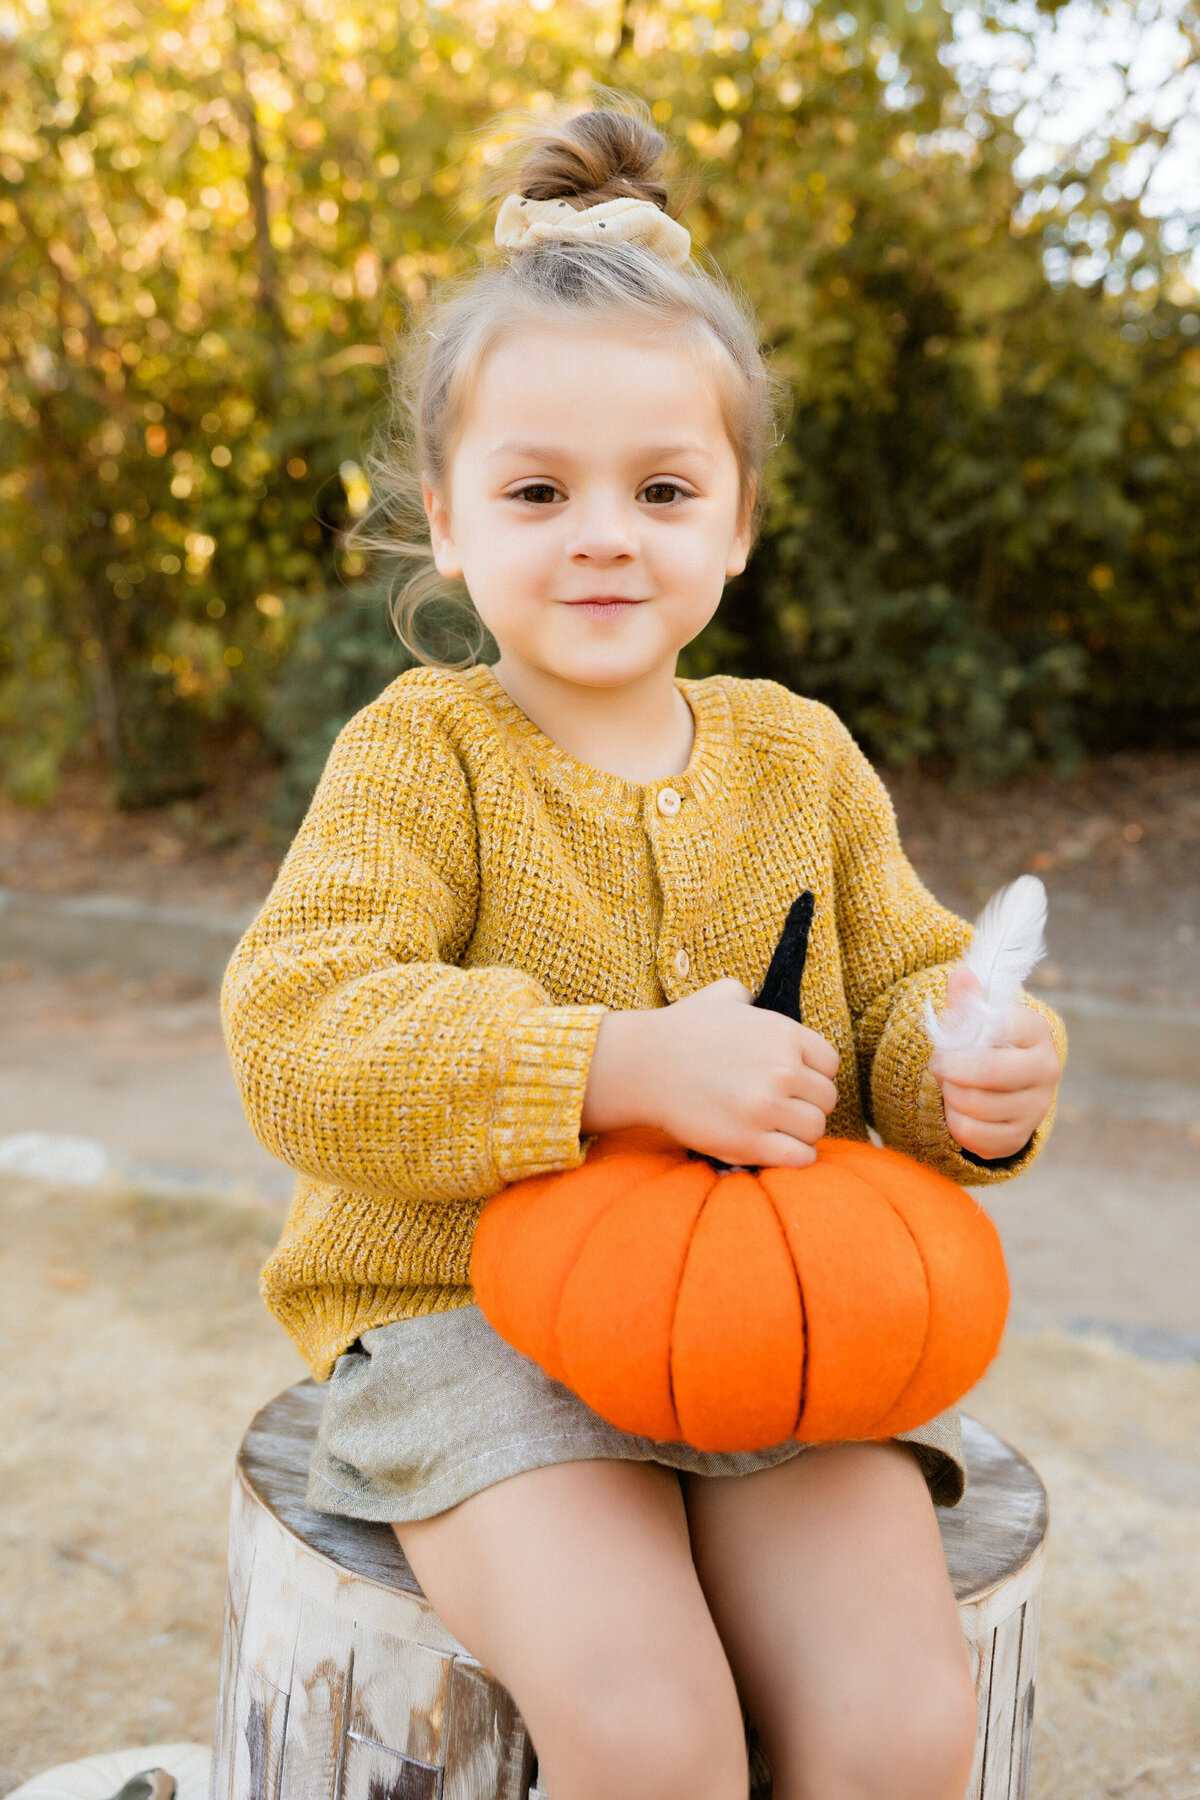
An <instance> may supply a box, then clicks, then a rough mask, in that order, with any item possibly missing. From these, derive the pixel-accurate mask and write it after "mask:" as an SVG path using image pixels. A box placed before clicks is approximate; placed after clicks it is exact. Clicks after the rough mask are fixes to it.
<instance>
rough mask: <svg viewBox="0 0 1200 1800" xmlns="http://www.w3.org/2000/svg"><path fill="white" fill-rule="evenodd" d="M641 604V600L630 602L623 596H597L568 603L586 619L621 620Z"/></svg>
mask: <svg viewBox="0 0 1200 1800" xmlns="http://www.w3.org/2000/svg"><path fill="white" fill-rule="evenodd" d="M641 604H642V602H641V601H640V600H628V599H626V598H625V596H624V595H622V594H597V595H596V596H595V597H594V598H593V599H590V600H568V601H567V605H568V606H569V607H571V608H572V609H573V610H574V611H575V612H581V613H582V614H583V616H584V618H585V619H619V618H622V617H623V616H624V615H625V614H626V613H627V612H632V610H633V608H634V607H635V606H641Z"/></svg>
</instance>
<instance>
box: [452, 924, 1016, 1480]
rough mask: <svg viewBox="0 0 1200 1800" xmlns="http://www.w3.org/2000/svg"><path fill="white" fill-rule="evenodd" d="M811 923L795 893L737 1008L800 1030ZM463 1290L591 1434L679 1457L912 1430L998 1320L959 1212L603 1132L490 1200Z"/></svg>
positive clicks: (999, 1278)
mask: <svg viewBox="0 0 1200 1800" xmlns="http://www.w3.org/2000/svg"><path fill="white" fill-rule="evenodd" d="M811 917H812V896H811V895H809V894H805V895H802V896H801V899H800V900H799V901H797V903H796V905H795V906H794V907H793V909H792V913H791V914H790V915H789V920H788V926H787V928H785V932H784V937H783V939H782V940H781V942H780V946H779V949H778V950H777V951H776V955H775V958H774V959H773V960H772V965H771V969H770V970H769V971H768V976H767V980H766V981H765V982H764V985H763V992H762V994H761V995H760V997H759V1001H758V1004H764V1005H773V1006H776V1007H778V1008H779V1009H780V1010H786V1011H789V1012H790V1013H791V1014H792V1016H794V1017H798V1016H799V1009H798V995H799V974H800V971H801V969H802V966H803V960H804V952H805V948H806V943H807V935H808V926H809V923H810V922H811ZM790 995H794V996H795V997H796V998H789V996H790ZM471 1280H472V1284H473V1286H474V1289H475V1294H476V1298H477V1299H478V1301H479V1304H480V1307H481V1308H482V1310H483V1313H484V1315H485V1316H486V1318H487V1319H488V1320H489V1321H490V1322H491V1324H492V1325H493V1326H494V1327H495V1329H496V1330H497V1331H498V1332H499V1333H500V1335H501V1337H504V1338H506V1339H507V1340H508V1342H509V1343H511V1344H513V1345H515V1346H516V1348H517V1349H518V1350H521V1351H523V1352H524V1353H525V1354H526V1355H527V1356H530V1357H532V1358H533V1360H534V1361H535V1362H537V1363H539V1364H540V1365H541V1367H542V1368H543V1369H544V1370H545V1371H546V1373H547V1374H548V1375H551V1376H553V1377H554V1379H555V1380H557V1381H561V1382H563V1383H564V1384H565V1385H566V1386H567V1387H569V1388H572V1389H573V1390H574V1391H575V1393H577V1394H578V1395H579V1396H580V1398H581V1399H582V1400H584V1401H586V1403H587V1404H588V1405H589V1406H590V1407H592V1408H593V1410H594V1411H596V1412H598V1413H599V1414H600V1415H601V1417H602V1418H605V1419H607V1420H609V1421H610V1422H611V1423H612V1424H614V1425H616V1426H619V1427H620V1428H621V1429H622V1430H624V1431H630V1432H635V1433H637V1434H638V1435H639V1436H643V1437H649V1438H655V1439H658V1440H660V1441H662V1440H679V1441H682V1442H685V1443H688V1444H692V1445H694V1446H695V1447H696V1448H697V1449H699V1450H754V1449H761V1448H763V1447H764V1446H767V1445H770V1444H776V1443H782V1442H783V1441H784V1440H785V1439H786V1438H790V1437H795V1438H798V1439H801V1440H803V1441H804V1442H806V1443H826V1442H831V1441H836V1440H838V1439H842V1438H887V1437H892V1436H894V1435H895V1433H897V1432H900V1431H907V1430H911V1429H912V1428H913V1427H914V1426H917V1425H921V1424H923V1423H925V1421H926V1420H928V1419H930V1418H932V1417H933V1415H934V1414H935V1413H938V1412H940V1411H942V1409H943V1408H944V1407H947V1406H950V1405H952V1404H953V1402H954V1401H955V1400H957V1399H958V1398H959V1397H960V1396H961V1395H962V1394H964V1393H965V1392H966V1390H967V1389H968V1388H969V1387H970V1386H972V1384H973V1383H974V1382H975V1381H977V1380H978V1379H979V1377H980V1376H981V1375H982V1374H983V1372H984V1370H985V1369H986V1368H987V1366H988V1364H989V1363H990V1361H991V1359H992V1357H993V1356H994V1355H995V1353H996V1349H997V1347H998V1345H999V1342H1000V1336H1001V1333H1002V1331H1003V1328H1004V1320H1005V1314H1006V1312H1007V1307H1008V1280H1007V1276H1006V1274H1005V1269H1004V1258H1003V1254H1002V1252H1001V1249H1000V1243H999V1239H998V1237H997V1234H996V1231H995V1227H994V1226H993V1225H992V1223H991V1221H990V1220H989V1219H988V1218H987V1216H986V1214H985V1213H983V1212H982V1211H981V1210H980V1208H979V1207H978V1206H977V1205H976V1203H975V1201H974V1200H973V1199H972V1198H971V1196H970V1195H969V1194H966V1193H964V1192H963V1190H962V1189H961V1188H960V1187H958V1186H957V1184H956V1183H955V1182H953V1181H951V1180H950V1179H949V1178H948V1177H947V1176H945V1175H939V1174H937V1173H936V1172H935V1171H934V1170H931V1169H928V1168H926V1167H925V1166H924V1165H923V1164H921V1163H918V1162H915V1161H913V1159H912V1158H911V1157H907V1156H902V1155H900V1154H899V1153H898V1152H897V1151H894V1150H884V1149H878V1148H876V1147H875V1146H874V1145H871V1144H864V1143H859V1142H855V1141H853V1140H849V1139H845V1138H828V1137H826V1138H822V1139H821V1141H820V1143H819V1144H818V1145H817V1159H816V1161H815V1162H814V1163H813V1164H811V1165H810V1166H809V1167H808V1168H806V1169H783V1168H764V1169H757V1170H748V1169H726V1168H724V1167H723V1166H722V1165H720V1164H714V1163H713V1162H712V1161H710V1160H709V1159H708V1158H706V1157H701V1156H696V1155H694V1154H693V1153H692V1152H689V1151H687V1150H685V1149H682V1148H681V1147H680V1146H679V1145H678V1144H676V1143H674V1142H673V1141H672V1139H671V1138H669V1137H667V1136H666V1135H665V1133H662V1132H658V1131H646V1130H632V1131H617V1132H610V1133H607V1134H605V1135H604V1136H602V1137H599V1138H597V1139H596V1140H595V1142H594V1143H593V1144H592V1146H591V1148H590V1150H589V1152H588V1155H587V1158H586V1161H585V1162H584V1163H583V1165H582V1167H580V1168H578V1169H575V1170H572V1171H570V1172H568V1173H566V1174H553V1175H541V1176H536V1177H534V1178H533V1179H531V1180H528V1181H521V1182H517V1183H515V1184H514V1185H513V1186H512V1187H509V1188H507V1189H505V1190H504V1192H503V1193H501V1194H498V1195H497V1196H496V1198H495V1199H493V1200H491V1201H489V1203H488V1204H487V1206H486V1207H485V1208H484V1210H483V1215H482V1217H481V1218H480V1221H479V1225H478V1228H477V1231H476V1236H475V1244H474V1249H473V1252H472V1260H471Z"/></svg>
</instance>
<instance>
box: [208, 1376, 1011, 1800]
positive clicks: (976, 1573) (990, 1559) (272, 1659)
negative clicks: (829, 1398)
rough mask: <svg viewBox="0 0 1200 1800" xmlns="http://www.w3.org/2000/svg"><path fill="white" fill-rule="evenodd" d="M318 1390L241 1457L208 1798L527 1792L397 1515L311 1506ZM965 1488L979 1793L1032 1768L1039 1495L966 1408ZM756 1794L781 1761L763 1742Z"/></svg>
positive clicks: (451, 1798) (963, 1565)
mask: <svg viewBox="0 0 1200 1800" xmlns="http://www.w3.org/2000/svg"><path fill="white" fill-rule="evenodd" d="M322 1399H323V1394H322V1390H321V1389H320V1388H319V1387H318V1386H317V1385H316V1384H315V1383H314V1382H311V1381H305V1382H300V1383H299V1384H298V1385H297V1386H296V1387H293V1388H289V1389H288V1391H287V1392H286V1393H284V1394H280V1396H279V1397H278V1399H276V1400H273V1401H272V1402H271V1404H270V1405H269V1406H267V1407H264V1409H263V1411H262V1412H260V1413H259V1415H258V1417H257V1418H256V1419H255V1420H254V1423H253V1424H252V1425H251V1427H250V1429H249V1431H248V1432H247V1434H246V1438H245V1442H244V1443H243V1445H242V1448H241V1452H240V1454H239V1457H238V1466H237V1474H236V1477H235V1481H234V1491H233V1514H232V1520H231V1525H230V1542H229V1588H228V1597H227V1603H226V1614H225V1642H224V1650H223V1655H222V1663H221V1688H220V1699H219V1702H218V1717H217V1737H216V1749H215V1754H214V1758H213V1786H212V1800H532V1797H535V1796H540V1795H541V1794H542V1793H543V1790H542V1789H541V1788H540V1787H539V1786H538V1785H537V1781H536V1770H535V1762H534V1753H533V1746H532V1745H531V1743H530V1741H529V1736H528V1733H527V1732H526V1730H525V1726H524V1723H523V1721H522V1719H521V1716H520V1714H519V1713H518V1711H517V1709H516V1707H515V1706H514V1704H513V1702H512V1700H511V1699H510V1697H509V1695H508V1694H507V1692H506V1691H505V1689H504V1688H502V1687H501V1686H500V1684H499V1682H497V1681H494V1680H493V1679H492V1677H491V1676H490V1675H488V1673H487V1672H486V1670H484V1669H482V1668H481V1667H480V1665H479V1664H478V1663H477V1662H476V1661H475V1660H474V1658H473V1657H471V1656H469V1655H468V1654H467V1652H466V1651H465V1650H464V1649H463V1648H462V1646H461V1644H459V1643H458V1642H457V1641H456V1640H455V1639H454V1638H453V1637H452V1636H451V1635H450V1633H449V1632H448V1631H447V1629H446V1627H445V1626H444V1625H443V1624H442V1622H441V1620H440V1619H439V1618H438V1616H437V1614H436V1613H435V1612H434V1610H433V1608H432V1606H430V1604H429V1602H428V1601H427V1600H426V1599H425V1596H424V1595H423V1594H422V1592H421V1589H420V1587H419V1586H418V1585H417V1581H416V1577H415V1576H414V1575H413V1572H412V1570H411V1569H410V1568H409V1566H408V1564H407V1562H406V1561H405V1559H404V1557H403V1555H402V1554H401V1551H400V1547H399V1545H398V1544H397V1542H396V1539H395V1536H394V1534H393V1532H392V1531H391V1529H390V1528H389V1527H388V1526H386V1525H370V1524H365V1523H362V1522H361V1521H359V1520H355V1519H343V1518H336V1517H333V1516H331V1515H329V1514H326V1513H317V1512H312V1511H311V1510H310V1509H309V1508H308V1507H307V1506H306V1505H305V1502H304V1493H305V1486H306V1482H307V1477H308V1458H309V1452H310V1449H311V1447H312V1441H313V1436H314V1433H315V1431H316V1427H317V1420H318V1418H319V1416H320V1411H321V1405H322ZM963 1437H964V1441H965V1445H966V1453H967V1464H968V1469H969V1485H968V1489H967V1497H966V1499H965V1500H964V1502H963V1504H962V1505H961V1506H959V1507H957V1508H955V1509H954V1510H953V1511H950V1512H941V1511H939V1514H938V1517H939V1521H940V1523H941V1528H942V1540H943V1543H944V1544H945V1548H946V1559H947V1562H948V1564H949V1567H950V1574H951V1578H952V1580H953V1583H954V1592H955V1595H956V1597H957V1600H958V1608H959V1615H960V1617H961V1619H962V1623H963V1630H964V1632H965V1634H966V1637H967V1642H968V1644H969V1646H970V1651H971V1659H972V1667H973V1669H974V1673H975V1691H976V1694H977V1696H978V1702H979V1727H978V1732H977V1735H976V1741H975V1765H974V1768H973V1770H972V1772H971V1781H970V1785H969V1787H968V1790H967V1800H1024V1797H1025V1795H1026V1792H1027V1789H1028V1784H1029V1751H1030V1736H1031V1731H1032V1725H1033V1692H1034V1673H1035V1669H1036V1663H1037V1629H1038V1612H1039V1608H1040V1602H1041V1580H1042V1563H1043V1558H1044V1547H1045V1536H1046V1517H1047V1514H1046V1495H1045V1491H1044V1489H1043V1487H1042V1484H1041V1482H1040V1481H1039V1480H1038V1477H1037V1475H1036V1473H1035V1472H1034V1470H1033V1469H1032V1468H1031V1467H1030V1465H1029V1463H1027V1462H1026V1461H1025V1459H1024V1457H1021V1456H1018V1455H1017V1454H1016V1452H1015V1451H1013V1450H1010V1449H1009V1447H1008V1446H1007V1445H1006V1444H1004V1443H1002V1442H1001V1441H1000V1439H999V1438H997V1437H994V1436H993V1434H992V1433H991V1432H990V1431H987V1430H985V1429H984V1427H983V1426H982V1425H979V1424H977V1423H976V1422H975V1421H974V1420H972V1419H964V1420H963ZM752 1766H753V1768H754V1771H755V1780H754V1800H767V1797H768V1796H769V1794H770V1777H769V1774H768V1773H767V1771H766V1769H765V1765H764V1763H763V1759H762V1757H761V1753H760V1752H758V1750H757V1746H754V1745H753V1744H752Z"/></svg>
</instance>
